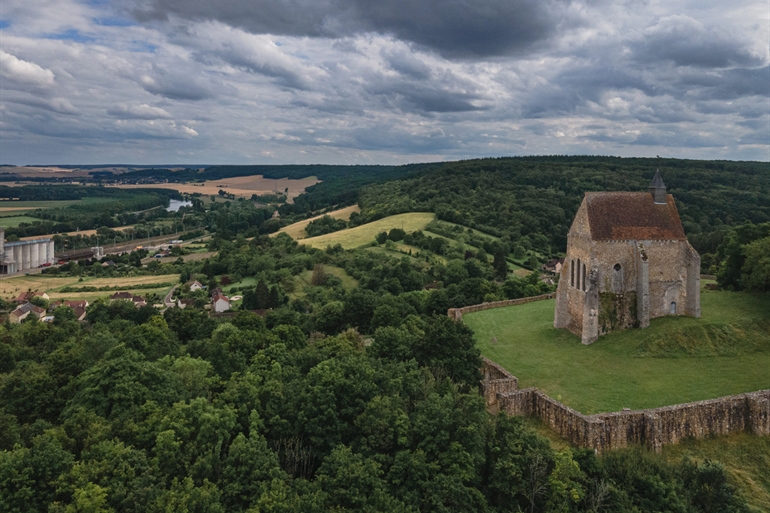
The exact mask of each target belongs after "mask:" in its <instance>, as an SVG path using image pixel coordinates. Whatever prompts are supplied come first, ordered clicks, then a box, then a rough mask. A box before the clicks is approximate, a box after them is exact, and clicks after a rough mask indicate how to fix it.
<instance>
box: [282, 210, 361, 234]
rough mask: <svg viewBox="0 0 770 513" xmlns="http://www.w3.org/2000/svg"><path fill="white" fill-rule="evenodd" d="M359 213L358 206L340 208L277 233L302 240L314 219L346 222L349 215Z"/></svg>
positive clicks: (284, 228) (299, 222) (286, 227)
mask: <svg viewBox="0 0 770 513" xmlns="http://www.w3.org/2000/svg"><path fill="white" fill-rule="evenodd" d="M360 211H361V209H360V208H358V205H353V206H351V207H345V208H341V209H339V210H335V211H334V212H328V213H326V214H321V215H320V216H315V217H311V218H310V219H305V220H304V221H298V222H296V223H294V224H290V225H289V226H284V227H283V228H281V229H280V230H278V232H277V233H286V234H288V235H289V236H290V237H291V238H292V239H294V240H300V239H304V238H306V237H307V233H305V227H306V226H307V225H309V224H310V222H311V221H315V220H316V219H321V218H322V217H323V216H329V217H333V218H334V219H343V220H345V221H347V220H348V219H350V214H352V213H353V212H360ZM273 235H275V234H273Z"/></svg>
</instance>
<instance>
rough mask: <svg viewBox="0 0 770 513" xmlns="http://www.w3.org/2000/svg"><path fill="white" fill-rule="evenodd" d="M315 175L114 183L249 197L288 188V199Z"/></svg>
mask: <svg viewBox="0 0 770 513" xmlns="http://www.w3.org/2000/svg"><path fill="white" fill-rule="evenodd" d="M319 181H320V180H318V179H317V178H315V177H307V178H302V179H301V180H290V179H288V178H277V179H274V178H265V177H263V176H262V175H252V176H237V177H234V178H224V179H222V180H208V181H206V182H201V183H193V182H186V183H154V184H130V185H114V186H112V185H111V186H110V187H118V188H121V189H147V188H153V189H172V190H175V191H179V192H184V193H189V194H192V193H195V192H198V193H201V194H203V195H205V196H210V195H212V194H213V195H215V196H216V195H217V194H218V193H219V190H220V189H222V190H224V191H226V192H229V193H231V194H235V195H236V196H238V197H243V198H250V197H251V195H252V194H258V195H263V194H274V193H275V192H276V191H279V192H283V191H284V190H285V189H287V188H288V189H289V200H291V199H293V198H296V197H297V196H299V195H300V194H302V193H303V192H305V189H307V188H308V187H310V186H311V185H315V184H317V183H318V182H319Z"/></svg>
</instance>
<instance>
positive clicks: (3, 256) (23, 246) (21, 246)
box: [0, 227, 56, 274]
mask: <svg viewBox="0 0 770 513" xmlns="http://www.w3.org/2000/svg"><path fill="white" fill-rule="evenodd" d="M53 263H56V258H55V257H54V253H53V241H52V240H51V239H35V240H20V241H18V242H5V229H4V228H1V227H0V274H13V273H18V272H21V271H26V270H27V269H36V268H38V267H40V266H42V265H45V264H53Z"/></svg>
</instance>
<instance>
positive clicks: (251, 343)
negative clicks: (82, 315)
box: [0, 302, 747, 513]
mask: <svg viewBox="0 0 770 513" xmlns="http://www.w3.org/2000/svg"><path fill="white" fill-rule="evenodd" d="M60 308H61V310H57V311H56V312H55V314H56V321H55V322H54V323H52V324H50V325H45V324H43V323H24V324H21V325H18V326H14V327H6V328H5V329H4V330H3V332H2V343H0V348H2V351H3V355H2V359H1V360H0V361H2V365H3V368H2V371H3V375H2V381H0V397H1V398H2V405H3V407H2V409H0V448H2V452H0V506H1V507H2V510H3V511H7V512H9V513H17V512H18V513H32V512H46V511H47V512H59V511H61V512H76V511H90V512H106V511H126V512H130V511H136V512H177V511H189V512H201V513H202V512H219V511H221V512H224V511H228V512H238V511H250V512H257V511H265V512H267V511H275V512H279V511H280V512H284V511H285V512H289V511H307V512H313V511H319V512H321V511H340V512H342V511H382V512H391V511H404V512H407V511H426V512H427V511H436V512H444V511H458V512H459V511H501V512H502V511H512V512H513V511H629V512H632V511H672V512H673V511H677V512H678V511H681V512H708V511H725V512H732V511H735V512H739V511H747V509H746V507H745V504H744V503H743V501H742V499H740V498H739V497H738V496H736V495H735V493H734V490H733V489H732V487H731V486H730V485H728V484H727V481H726V475H725V472H724V469H723V468H722V467H721V466H720V465H719V464H717V463H712V462H705V463H701V464H695V463H691V462H689V461H683V462H682V463H680V464H678V465H673V464H670V463H666V462H665V461H664V460H662V459H661V458H660V457H657V456H655V455H652V454H649V453H646V452H644V451H641V450H629V451H620V452H615V453H612V454H609V455H607V456H604V457H602V458H597V457H596V456H595V455H594V454H593V453H592V452H590V451H585V450H569V449H567V450H560V451H557V450H554V449H553V448H552V447H551V446H550V444H549V443H548V442H547V441H546V440H545V439H543V438H540V437H539V436H538V435H537V434H535V433H534V432H533V431H531V430H530V429H529V428H527V427H526V426H525V425H524V424H523V423H522V421H521V419H518V418H510V417H506V416H505V415H497V416H491V415H489V414H487V413H486V411H485V410H484V404H483V400H482V399H481V398H480V397H479V395H478V393H477V392H476V391H475V387H476V385H475V384H476V379H477V378H478V377H479V376H478V365H479V360H478V352H477V350H475V349H474V347H473V340H472V336H471V333H470V332H469V330H468V329H467V328H465V327H464V326H463V325H462V324H458V323H455V322H452V321H450V320H449V319H447V318H446V317H445V316H437V317H430V318H427V319H419V318H413V319H411V320H409V321H408V323H407V324H406V325H405V326H403V327H401V328H395V327H386V328H380V329H379V330H377V331H376V333H375V335H374V339H373V341H371V343H369V342H367V340H366V339H364V338H363V337H362V336H361V335H359V334H358V333H356V332H355V331H348V332H345V333H342V334H340V335H338V336H332V337H323V336H314V337H310V338H308V337H307V336H306V335H305V334H304V333H303V332H302V330H301V329H300V328H299V327H298V326H296V325H294V324H291V323H289V324H285V323H283V322H286V320H282V323H281V324H276V322H275V318H273V319H271V318H268V322H267V323H266V322H265V321H263V320H262V319H261V318H260V317H259V316H257V315H255V314H251V313H248V312H241V313H239V314H238V316H237V317H235V318H234V319H233V320H232V322H226V323H222V324H218V323H217V322H216V321H214V320H212V319H210V318H209V317H208V316H207V315H206V314H205V313H203V312H202V311H200V310H194V309H190V310H179V309H170V310H168V311H166V313H165V314H164V315H162V316H161V315H158V314H157V313H156V312H155V311H153V309H152V308H150V307H145V308H142V309H136V308H135V307H134V306H133V305H131V304H129V303H126V304H121V303H120V302H118V303H113V304H107V303H96V304H95V305H93V306H92V307H91V311H90V318H91V320H90V322H89V324H88V325H87V326H81V325H80V324H78V323H77V322H75V321H73V320H72V315H71V313H69V314H68V313H67V311H66V310H67V307H60Z"/></svg>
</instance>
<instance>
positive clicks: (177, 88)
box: [138, 66, 216, 101]
mask: <svg viewBox="0 0 770 513" xmlns="http://www.w3.org/2000/svg"><path fill="white" fill-rule="evenodd" d="M138 83H139V85H140V86H142V88H143V89H144V90H145V91H147V92H148V93H152V94H155V95H158V96H163V97H164V98H169V99H171V100H193V101H195V100H203V99H206V98H213V97H214V96H216V93H215V88H214V87H213V84H207V83H205V82H204V81H203V80H200V79H198V78H197V77H195V76H190V75H188V74H185V73H183V72H181V71H177V70H171V71H168V70H166V69H163V68H159V67H157V66H153V69H152V72H151V73H148V74H145V75H142V76H141V77H139V79H138Z"/></svg>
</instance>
